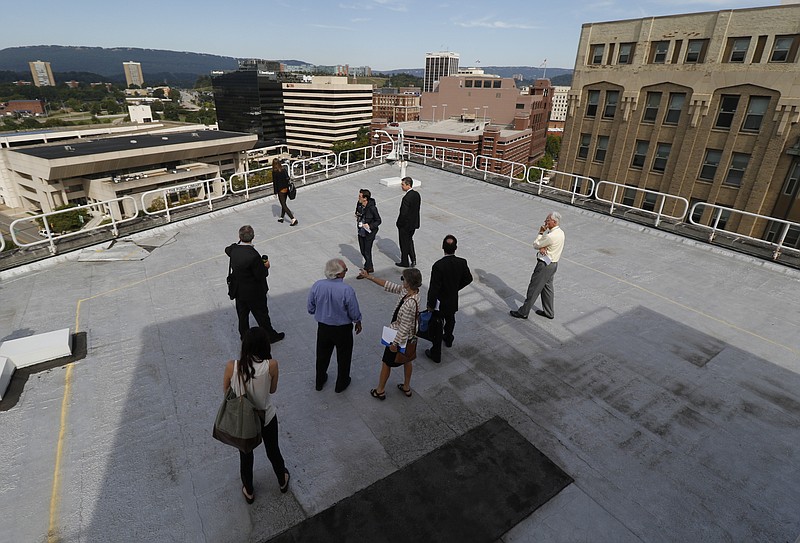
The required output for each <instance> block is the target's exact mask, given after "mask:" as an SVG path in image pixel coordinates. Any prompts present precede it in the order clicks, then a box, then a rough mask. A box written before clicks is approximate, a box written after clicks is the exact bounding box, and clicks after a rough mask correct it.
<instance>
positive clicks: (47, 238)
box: [8, 196, 138, 254]
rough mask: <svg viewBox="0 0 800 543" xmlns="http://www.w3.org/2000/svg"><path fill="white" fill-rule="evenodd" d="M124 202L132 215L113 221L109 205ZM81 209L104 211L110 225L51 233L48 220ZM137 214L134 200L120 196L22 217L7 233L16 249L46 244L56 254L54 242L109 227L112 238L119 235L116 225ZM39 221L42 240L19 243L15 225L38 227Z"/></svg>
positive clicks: (134, 218) (13, 223)
mask: <svg viewBox="0 0 800 543" xmlns="http://www.w3.org/2000/svg"><path fill="white" fill-rule="evenodd" d="M124 201H128V202H130V203H131V204H132V206H133V207H132V211H133V214H132V215H131V216H130V217H127V218H124V219H115V218H114V213H112V211H111V204H116V205H117V206H119V204H120V203H122V202H124ZM81 209H88V210H90V211H97V210H98V209H104V210H105V215H107V216H108V217H109V219H110V220H111V223H107V224H98V225H96V226H85V227H83V228H80V229H78V230H73V231H70V232H60V233H59V232H54V231H53V229H52V226H51V224H50V218H52V217H55V216H57V215H62V214H64V213H74V212H75V211H80V210H81ZM137 214H138V207H137V206H136V200H135V199H134V198H133V196H122V197H120V198H113V199H111V200H104V201H102V202H95V203H92V204H85V205H81V206H75V207H70V208H67V209H59V210H58V211H51V212H49V213H41V214H39V215H33V216H31V217H23V218H21V219H17V220H15V221H13V222H12V223H11V224H10V225H9V227H8V233H9V234H10V235H11V240H12V241H13V242H14V244H15V245H16V246H17V247H22V248H24V247H34V246H37V245H43V244H45V243H46V244H48V246H49V248H50V252H51V253H53V254H55V253H56V244H55V242H56V241H58V240H60V239H63V238H68V237H71V236H77V235H79V234H85V233H86V232H92V231H95V230H106V229H108V228H109V226H110V228H111V231H112V232H113V233H114V236H118V235H119V230H118V229H117V225H120V224H123V223H126V222H130V221H133V220H136V219H137ZM40 220H41V221H42V228H41V230H42V231H43V232H44V233H43V234H42V235H43V236H44V239H41V240H37V241H32V242H30V243H25V242H23V241H20V239H19V238H18V237H17V234H16V229H17V225H18V224H24V223H30V222H34V223H36V224H37V225H38V224H39V223H38V221H40Z"/></svg>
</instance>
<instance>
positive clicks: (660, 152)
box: [653, 143, 672, 172]
mask: <svg viewBox="0 0 800 543" xmlns="http://www.w3.org/2000/svg"><path fill="white" fill-rule="evenodd" d="M671 150H672V145H671V144H669V143H659V144H658V147H656V156H655V158H654V159H653V171H654V172H663V171H664V170H666V169H667V161H668V160H669V152H670V151H671Z"/></svg>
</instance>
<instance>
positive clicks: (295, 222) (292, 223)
mask: <svg viewBox="0 0 800 543" xmlns="http://www.w3.org/2000/svg"><path fill="white" fill-rule="evenodd" d="M299 222H300V221H298V220H297V219H294V220H293V221H292V222H290V223H289V226H297V223H299Z"/></svg>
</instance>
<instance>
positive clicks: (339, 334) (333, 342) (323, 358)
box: [317, 322, 353, 388]
mask: <svg viewBox="0 0 800 543" xmlns="http://www.w3.org/2000/svg"><path fill="white" fill-rule="evenodd" d="M334 347H336V364H337V366H338V369H337V374H336V387H337V388H340V387H343V386H345V385H346V384H347V379H348V378H349V377H350V361H351V359H352V358H353V325H352V324H343V325H341V326H330V325H328V324H322V323H321V322H318V323H317V386H318V387H319V386H322V384H323V381H324V379H325V375H326V374H327V373H328V366H329V365H330V363H331V355H333V348H334Z"/></svg>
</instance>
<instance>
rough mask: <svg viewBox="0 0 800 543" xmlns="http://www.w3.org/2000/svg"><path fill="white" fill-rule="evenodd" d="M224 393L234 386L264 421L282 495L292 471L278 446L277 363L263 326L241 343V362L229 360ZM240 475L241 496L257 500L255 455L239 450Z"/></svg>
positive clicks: (265, 438)
mask: <svg viewBox="0 0 800 543" xmlns="http://www.w3.org/2000/svg"><path fill="white" fill-rule="evenodd" d="M222 385H223V388H224V390H225V391H227V390H228V387H231V388H232V389H233V391H234V392H235V393H236V395H237V396H241V395H242V394H247V397H248V398H249V399H250V401H251V402H252V403H253V404H254V406H255V408H256V409H257V410H258V413H259V415H260V416H261V420H262V428H261V436H262V437H263V439H264V448H265V449H266V450H267V458H268V459H269V461H270V463H271V464H272V469H273V471H274V472H275V476H276V477H277V478H278V486H279V487H280V491H281V492H284V493H285V492H286V491H287V490H289V471H288V470H287V469H286V464H285V463H284V461H283V456H282V455H281V450H280V447H279V446H278V417H277V416H276V414H275V407H274V406H273V405H272V400H271V395H272V394H275V391H276V390H278V361H277V360H275V359H273V358H272V353H271V352H270V344H269V335H268V334H267V331H266V330H264V329H263V328H261V327H255V328H250V329H249V330H247V332H245V334H244V339H243V340H242V353H241V356H240V357H239V360H230V361H229V362H228V364H227V365H226V366H225V376H224V378H223V382H222ZM239 473H240V475H241V478H242V485H243V486H242V494H244V499H245V501H247V503H253V501H255V493H254V488H253V452H252V451H251V452H247V453H245V452H242V451H239Z"/></svg>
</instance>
